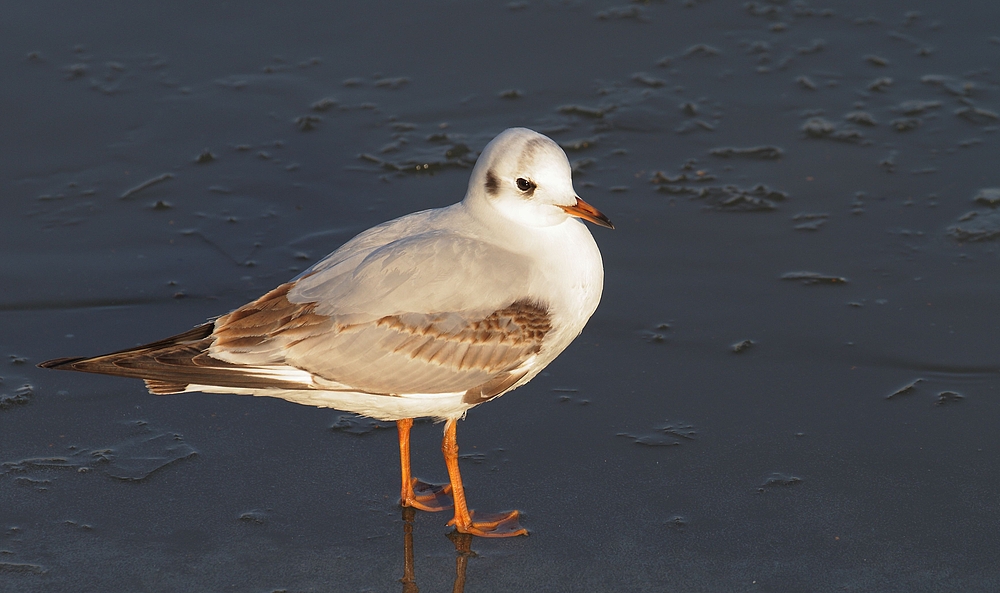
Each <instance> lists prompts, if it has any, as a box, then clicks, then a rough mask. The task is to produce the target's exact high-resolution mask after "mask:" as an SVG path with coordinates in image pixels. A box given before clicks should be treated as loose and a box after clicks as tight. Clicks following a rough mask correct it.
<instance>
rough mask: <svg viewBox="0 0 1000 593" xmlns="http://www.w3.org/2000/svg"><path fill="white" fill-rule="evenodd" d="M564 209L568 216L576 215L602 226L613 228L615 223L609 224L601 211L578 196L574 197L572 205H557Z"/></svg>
mask: <svg viewBox="0 0 1000 593" xmlns="http://www.w3.org/2000/svg"><path fill="white" fill-rule="evenodd" d="M559 207H560V208H562V209H563V210H565V211H566V214H569V215H570V216H576V217H577V218H582V219H584V220H589V221H590V222H592V223H594V224H596V225H598V226H602V227H604V228H608V229H613V228H615V225H613V224H611V221H610V220H608V217H607V216H605V215H603V214H601V211H600V210H598V209H597V208H594V207H593V206H591V205H590V204H588V203H586V202H584V201H583V200H581V199H580V198H577V199H576V204H574V205H572V206H559Z"/></svg>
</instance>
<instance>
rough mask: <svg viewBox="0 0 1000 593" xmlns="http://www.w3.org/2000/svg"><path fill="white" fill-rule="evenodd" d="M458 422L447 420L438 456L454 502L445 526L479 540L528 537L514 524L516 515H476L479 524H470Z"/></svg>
mask: <svg viewBox="0 0 1000 593" xmlns="http://www.w3.org/2000/svg"><path fill="white" fill-rule="evenodd" d="M457 422H458V421H457V420H455V419H450V420H448V421H447V422H445V425H444V439H443V440H442V441H441V452H442V453H444V462H445V465H447V466H448V478H449V479H450V480H451V494H452V496H453V497H454V500H455V518H453V519H452V520H451V521H449V522H448V525H454V526H455V529H457V530H458V531H459V532H460V533H468V534H470V535H478V536H480V537H511V536H515V535H528V530H527V529H524V528H523V527H521V525H520V524H518V522H517V517H518V514H519V513H518V512H517V511H510V512H509V513H503V514H500V515H487V514H479V515H478V518H479V520H478V521H476V520H473V515H474V513H473V512H472V511H469V507H468V505H466V503H465V488H463V487H462V474H461V473H459V471H458V437H457V435H456V425H457Z"/></svg>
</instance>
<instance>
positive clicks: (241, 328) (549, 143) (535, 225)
mask: <svg viewBox="0 0 1000 593" xmlns="http://www.w3.org/2000/svg"><path fill="white" fill-rule="evenodd" d="M581 219H582V220H586V221H589V222H591V223H594V224H596V225H599V226H603V227H607V228H611V229H613V228H614V225H612V224H611V221H610V220H608V218H607V217H606V216H605V215H604V214H602V213H601V212H600V211H598V210H597V209H596V208H594V207H593V206H591V205H590V204H588V203H587V202H584V201H583V200H582V199H580V197H579V196H577V195H576V191H575V190H574V189H573V180H572V170H571V168H570V164H569V161H568V159H567V158H566V153H565V152H563V150H562V148H560V147H559V145H558V144H556V143H555V142H554V141H553V140H551V139H550V138H548V137H546V136H544V135H542V134H539V133H537V132H534V131H532V130H529V129H526V128H511V129H508V130H506V131H504V132H502V133H501V134H500V135H499V136H497V137H496V138H494V139H493V140H492V141H491V142H490V143H489V144H488V145H487V146H486V147H485V148H484V149H483V152H482V154H481V155H480V156H479V159H478V160H477V161H476V165H475V167H474V168H473V170H472V176H471V179H470V181H469V187H468V191H467V193H466V195H465V198H464V199H463V200H462V201H461V202H458V203H457V204H453V205H451V206H447V207H444V208H438V209H432V210H424V211H421V212H416V213H413V214H409V215H407V216H403V217H401V218H397V219H395V220H391V221H389V222H386V223H383V224H380V225H378V226H375V227H372V228H370V229H368V230H367V231H364V232H363V233H361V234H359V235H358V236H356V237H354V238H353V239H351V240H350V241H348V242H347V243H345V244H344V245H343V246H342V247H340V248H339V249H337V250H336V251H334V252H333V253H331V254H330V255H328V256H326V257H325V258H323V259H322V260H320V261H319V262H317V263H316V264H315V265H313V266H312V267H311V268H309V269H308V270H306V271H305V272H303V273H302V274H300V275H299V276H297V277H296V278H294V279H293V280H291V281H289V282H287V283H285V284H282V285H280V286H278V287H277V288H275V289H274V290H272V291H270V292H268V293H267V294H265V295H264V296H262V297H260V298H258V299H257V300H255V301H253V302H250V303H248V304H246V305H243V306H242V307H240V308H238V309H236V310H235V311H232V312H230V313H227V314H225V315H222V316H220V317H217V318H215V319H214V320H210V321H208V322H207V323H204V324H202V325H199V326H197V327H195V328H193V329H190V330H188V331H186V332H184V333H180V334H177V335H175V336H171V337H169V338H166V339H163V340H160V341H157V342H153V343H151V344H146V345H144V346H138V347H135V348H129V349H126V350H121V351H118V352H113V353H110V354H104V355H101V356H94V357H88V358H59V359H55V360H49V361H47V362H43V363H41V364H39V365H38V366H40V367H42V368H51V369H63V370H73V371H83V372H88V373H100V374H106V375H118V376H124V377H134V378H140V379H143V380H144V381H145V383H146V387H147V389H148V390H149V391H150V392H151V393H153V394H156V395H166V394H173V393H186V392H195V391H197V392H204V393H223V394H239V395H257V396H268V397H277V398H281V399H284V400H288V401H290V402H295V403H299V404H305V405H310V406H317V407H321V408H335V409H338V410H342V411H346V412H353V413H355V414H360V415H362V416H368V417H371V418H376V419H379V420H385V421H395V422H396V426H397V430H398V433H399V453H400V471H401V477H402V487H401V490H400V504H401V505H402V506H404V507H413V508H417V509H422V510H426V511H443V510H448V509H454V517H453V518H452V519H451V521H450V522H449V523H448V525H451V526H454V527H455V529H456V530H457V531H459V532H461V533H468V534H471V535H475V536H482V537H508V536H516V535H525V534H527V530H526V529H524V528H522V527H521V526H520V524H519V523H518V511H517V510H514V511H509V512H506V513H501V514H485V513H477V512H474V511H470V510H469V508H468V505H467V502H466V498H465V490H464V488H463V486H462V477H461V474H460V473H459V467H458V441H457V433H456V424H457V421H458V420H459V419H461V418H463V417H464V416H465V414H466V412H468V410H469V409H470V408H472V407H474V406H477V405H479V404H481V403H484V402H487V401H489V400H491V399H494V398H497V397H499V396H501V395H503V394H504V393H507V392H508V391H511V390H512V389H515V388H517V387H519V386H521V385H524V384H525V383H527V382H528V381H530V380H531V379H532V378H533V377H534V376H535V375H537V374H538V373H539V372H540V371H541V370H542V369H544V368H545V366H546V365H548V364H549V363H550V362H552V360H553V359H555V357H556V356H558V355H559V353H561V352H562V351H563V350H564V349H565V348H566V347H567V346H569V344H570V342H572V341H573V340H574V339H575V338H576V337H577V336H578V335H579V334H580V332H581V331H583V327H584V325H586V323H587V320H588V319H590V316H591V315H592V314H593V313H594V311H595V310H596V309H597V305H598V302H599V301H600V299H601V291H602V289H603V285H604V266H603V263H602V261H601V253H600V251H599V250H598V248H597V243H596V242H595V241H594V238H593V236H592V235H591V234H590V230H589V229H588V228H587V226H586V225H584V224H583V223H581V222H580V220H581ZM420 417H430V418H433V419H435V420H436V421H444V438H443V440H442V444H441V450H442V452H443V454H444V459H445V465H446V467H447V469H448V478H449V483H447V484H429V483H425V482H423V481H421V480H418V479H416V478H414V477H412V475H411V470H410V429H411V427H412V426H413V420H414V418H420Z"/></svg>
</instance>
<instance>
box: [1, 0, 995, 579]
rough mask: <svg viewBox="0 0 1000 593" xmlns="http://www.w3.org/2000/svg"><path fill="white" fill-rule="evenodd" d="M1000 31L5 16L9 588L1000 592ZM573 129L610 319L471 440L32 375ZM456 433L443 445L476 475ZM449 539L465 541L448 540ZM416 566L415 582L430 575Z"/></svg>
mask: <svg viewBox="0 0 1000 593" xmlns="http://www.w3.org/2000/svg"><path fill="white" fill-rule="evenodd" d="M998 19H1000V8H997V7H994V6H992V5H990V4H988V3H974V2H965V3H960V5H953V6H951V7H944V6H941V5H939V4H938V3H931V2H887V3H879V5H878V6H877V7H872V6H871V5H870V3H863V2H839V3H836V4H835V5H834V4H831V5H823V4H819V3H816V4H813V3H809V4H807V3H802V2H790V3H768V2H750V3H746V4H744V3H731V4H727V3H722V2H715V1H695V0H692V1H690V2H678V1H670V2H650V3H636V4H622V5H609V4H603V3H590V2H569V3H563V2H551V3H547V2H512V3H497V4H495V5H493V4H491V5H486V4H478V3H477V4H474V5H472V6H466V5H462V4H458V3H449V2H439V3H425V4H423V5H421V6H417V7H395V8H385V7H382V6H375V5H370V4H364V3H357V4H356V5H353V6H344V5H340V4H338V5H336V6H332V5H331V6H326V5H322V6H321V5H303V6H297V7H278V6H276V5H273V4H267V3H251V4H247V3H244V4H241V5H239V6H236V5H231V6H230V5H224V6H215V7H205V6H202V5H201V4H195V3H172V4H171V5H170V6H169V7H159V8H148V7H143V8H137V7H135V6H130V5H124V4H123V5H120V6H110V5H108V6H105V7H103V8H94V7H82V6H80V5H78V4H74V3H60V2H51V3H42V4H33V5H31V6H27V5H26V6H19V7H13V8H10V9H9V10H8V11H7V14H6V16H5V18H4V23H3V24H0V48H2V52H0V73H2V80H3V81H4V83H3V84H2V85H0V108H2V110H3V112H4V113H5V114H6V116H5V117H4V118H0V137H2V138H4V141H3V142H2V143H0V188H2V191H3V202H2V204H3V214H2V216H0V233H2V236H3V237H4V239H3V241H2V243H0V245H2V253H3V256H4V258H3V259H4V265H3V267H2V270H3V275H2V277H3V284H4V289H3V290H2V291H0V354H2V355H3V356H2V358H0V377H2V383H0V590H3V591H7V590H10V591H26V592H30V591H46V592H50V591H83V590H102V591H177V590H203V591H224V590H233V591H261V592H270V591H279V590H287V591H352V590H361V591H387V590H388V591H392V590H400V589H402V590H404V591H412V590H415V589H414V587H416V588H419V589H420V590H424V591H437V590H443V589H444V590H446V589H448V588H449V587H453V586H454V584H455V583H456V579H458V580H459V581H460V582H459V584H460V585H462V586H464V588H465V590H467V591H510V590H538V591H550V590H551V591H595V590H607V591H661V590H665V589H669V590H677V591H781V592H789V591H792V592H794V591H843V590H858V591H872V590H878V591H934V592H940V591H989V590H996V589H997V588H998V587H1000V564H998V562H997V560H996V557H997V541H998V532H997V525H998V524H1000V501H998V494H997V492H998V491H1000V478H998V476H1000V472H998V470H1000V462H998V459H1000V441H998V439H997V438H996V429H995V427H996V426H998V425H1000V361H998V355H997V352H998V348H997V337H996V336H997V335H998V331H997V330H998V328H1000V316H998V313H997V308H996V303H997V301H998V296H1000V295H998V292H1000V289H998V286H1000V283H998V280H1000V260H998V254H1000V251H998V242H997V241H998V240H1000V213H998V212H1000V211H998V210H997V207H998V204H1000V190H997V189H994V188H1000V177H998V174H997V171H996V169H997V167H996V166H995V160H996V158H995V155H996V154H997V132H998V131H1000V102H998V82H1000V81H998V75H997V70H998V66H1000V64H998V60H1000V29H998V28H997V23H998V22H1000V20H998ZM516 125H518V126H527V127H531V128H533V129H536V130H539V131H541V132H544V133H546V134H548V135H550V136H551V137H552V138H554V139H555V140H556V141H558V142H559V143H560V144H562V145H563V146H564V147H565V148H566V150H567V153H568V155H569V156H570V159H571V161H573V162H574V169H575V171H576V173H575V185H576V189H577V191H578V192H579V194H580V195H581V196H582V197H583V198H584V199H585V200H587V201H588V202H590V203H591V204H593V205H594V206H596V207H598V208H599V209H600V210H601V211H603V212H605V213H606V214H607V215H608V216H609V217H610V218H611V219H612V220H614V221H615V224H616V226H617V227H618V228H617V230H615V231H607V230H605V229H594V234H595V237H596V239H597V242H598V244H599V245H600V247H601V250H602V253H603V255H604V262H605V269H606V287H605V292H604V299H603V301H602V304H601V306H600V308H599V309H598V311H597V313H596V314H595V315H594V317H593V319H592V320H591V322H590V324H589V325H588V326H587V329H586V330H585V331H584V333H583V334H582V335H581V336H580V337H579V338H578V339H577V341H576V342H575V343H574V344H573V345H572V346H571V347H570V348H569V349H568V350H567V351H566V352H565V353H564V354H563V355H562V356H561V357H560V358H558V359H557V360H556V361H555V362H554V363H553V364H552V365H551V366H550V367H549V368H548V369H547V370H546V372H545V373H544V374H543V375H541V376H539V377H537V378H536V379H535V380H533V381H532V382H531V383H529V384H528V385H526V386H524V387H522V388H520V389H518V390H516V391H514V392H512V393H510V394H507V395H505V396H504V397H502V398H500V399H498V400H495V401H492V402H489V403H488V404H486V405H483V406H480V407H478V408H476V409H474V410H472V411H471V412H470V413H469V415H468V418H467V419H466V420H465V421H463V422H462V423H460V426H459V445H460V447H461V453H462V455H463V461H462V463H463V476H464V478H465V480H466V489H467V492H468V495H469V498H470V505H471V506H472V507H473V508H480V509H483V510H502V509H508V508H518V509H521V510H522V512H523V513H524V514H523V524H524V525H525V526H527V527H528V528H529V530H530V531H531V535H530V536H529V537H522V538H516V539H511V540H504V541H490V540H482V539H472V540H471V541H468V540H463V538H457V539H456V538H451V539H449V537H447V535H448V533H449V531H450V529H449V528H446V527H445V523H446V521H447V519H448V517H444V516H441V514H429V513H423V512H417V513H416V514H415V517H412V519H410V518H407V517H405V516H404V514H403V513H402V511H401V509H400V508H399V507H398V506H397V504H396V501H397V496H398V459H397V448H396V433H395V430H394V429H393V427H392V426H391V425H387V424H384V423H373V422H371V421H368V420H365V419H359V418H354V417H350V416H349V415H345V414H343V413H341V412H337V411H334V410H319V409H313V408H307V407H303V406H297V405H294V404H290V403H287V402H283V401H278V400H273V401H272V400H268V399H266V398H248V397H237V396H220V395H205V394H185V395H175V396H167V397H156V396H152V395H150V394H148V393H146V391H145V389H144V388H143V386H142V384H141V382H139V381H134V380H126V379H116V378H110V377H100V376H89V375H83V374H71V373H56V372H52V371H45V370H42V369H37V368H35V366H34V365H35V364H37V363H38V362H41V361H43V360H46V359H49V358H54V357H59V356H73V355H89V354H98V353H102V352H106V351H111V350H117V349H120V348H125V347H128V346H132V345H136V344H139V343H143V342H148V341H151V340H155V339H158V338H161V337H164V336H166V335H170V334H173V333H177V332H179V331H183V330H185V329H187V328H189V327H192V326H194V325H196V324H199V323H201V322H203V321H204V320H205V319H207V318H210V317H212V316H215V315H219V314H222V313H225V312H227V311H229V310H231V309H233V308H235V307H237V306H239V305H241V304H243V303H245V302H247V301H249V300H251V299H253V298H256V297H257V296H260V295H261V294H263V293H264V292H266V291H267V290H269V289H270V288H272V287H273V286H275V285H277V284H279V283H281V282H284V281H286V280H288V279H289V278H291V277H293V276H295V275H296V274H297V273H298V272H299V271H301V270H303V269H305V267H307V266H308V265H309V264H310V263H311V262H313V261H315V260H317V259H319V258H320V257H322V256H323V255H325V254H326V253H328V252H330V251H332V250H333V249H335V248H336V247H337V246H339V245H340V244H341V243H343V242H344V241H346V240H347V239H349V238H350V237H351V236H353V235H354V234H355V233H357V232H359V231H361V230H364V229H365V228H368V227H369V226H372V225H374V224H377V223H379V222H382V221H384V220H388V219H390V218H394V217H396V216H399V215H402V214H405V213H408V212H412V211H416V210H420V209H424V208H431V207H438V206H443V205H447V204H450V203H453V202H455V201H457V200H459V199H460V198H461V197H462V195H463V194H464V191H465V187H466V184H467V182H468V175H469V173H470V170H471V164H472V163H473V162H474V161H475V157H476V155H477V154H478V151H479V150H480V149H481V148H482V147H483V146H484V145H485V143H486V142H487V141H488V140H489V139H490V138H492V137H493V136H494V135H495V134H496V133H498V132H499V131H501V130H502V129H504V128H507V127H510V126H516ZM440 435H441V425H434V424H431V423H429V422H423V423H418V424H417V425H416V426H415V428H414V464H415V469H416V472H417V474H418V475H420V476H422V477H424V478H426V479H431V480H442V479H444V478H445V476H446V474H445V470H444V465H443V463H442V461H441V457H440V451H439V443H440ZM453 540H455V541H453ZM400 579H402V580H403V582H401V581H400Z"/></svg>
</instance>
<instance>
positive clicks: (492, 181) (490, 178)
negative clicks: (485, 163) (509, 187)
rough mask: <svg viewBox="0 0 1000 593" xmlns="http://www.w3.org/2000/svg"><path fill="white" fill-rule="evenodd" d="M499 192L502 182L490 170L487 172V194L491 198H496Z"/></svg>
mask: <svg viewBox="0 0 1000 593" xmlns="http://www.w3.org/2000/svg"><path fill="white" fill-rule="evenodd" d="M499 191H500V180H499V179H497V176H496V173H494V172H493V169H490V170H489V171H487V172H486V193H488V194H490V195H491V196H495V195H497V192H499Z"/></svg>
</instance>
